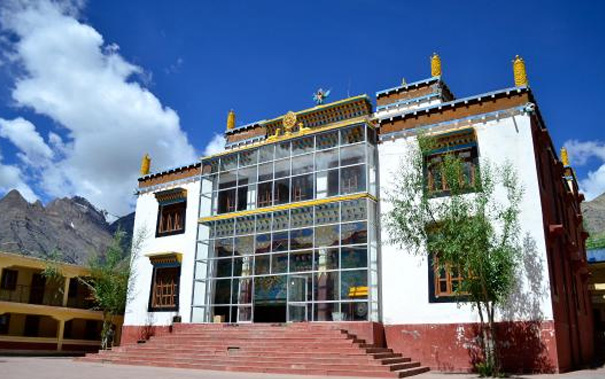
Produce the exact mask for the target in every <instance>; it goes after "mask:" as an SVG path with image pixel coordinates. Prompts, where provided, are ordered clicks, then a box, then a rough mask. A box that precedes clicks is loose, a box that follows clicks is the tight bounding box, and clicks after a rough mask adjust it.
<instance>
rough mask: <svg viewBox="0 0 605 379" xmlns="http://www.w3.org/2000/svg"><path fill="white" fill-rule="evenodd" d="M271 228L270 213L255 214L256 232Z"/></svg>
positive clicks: (266, 230)
mask: <svg viewBox="0 0 605 379" xmlns="http://www.w3.org/2000/svg"><path fill="white" fill-rule="evenodd" d="M269 230H271V213H264V214H260V215H258V216H256V232H257V233H262V232H268V231H269Z"/></svg>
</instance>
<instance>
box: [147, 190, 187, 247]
mask: <svg viewBox="0 0 605 379" xmlns="http://www.w3.org/2000/svg"><path fill="white" fill-rule="evenodd" d="M155 196H156V199H157V200H158V203H159V207H158V223H157V229H156V237H163V236H170V235H174V234H181V233H185V215H186V212H187V191H186V190H184V189H182V188H175V189H172V190H168V191H163V192H158V193H156V195H155Z"/></svg>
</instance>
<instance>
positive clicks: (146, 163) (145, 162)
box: [141, 154, 151, 175]
mask: <svg viewBox="0 0 605 379" xmlns="http://www.w3.org/2000/svg"><path fill="white" fill-rule="evenodd" d="M150 169H151V158H150V157H149V154H145V155H144V156H143V159H141V175H147V174H149V170H150Z"/></svg>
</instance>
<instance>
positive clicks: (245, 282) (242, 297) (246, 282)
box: [232, 278, 252, 304]
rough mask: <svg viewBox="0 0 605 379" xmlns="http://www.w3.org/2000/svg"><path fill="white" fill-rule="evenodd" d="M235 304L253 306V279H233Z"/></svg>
mask: <svg viewBox="0 0 605 379" xmlns="http://www.w3.org/2000/svg"><path fill="white" fill-rule="evenodd" d="M232 293H233V297H232V299H233V303H234V304H251V303H252V279H250V278H242V279H233V292H232Z"/></svg>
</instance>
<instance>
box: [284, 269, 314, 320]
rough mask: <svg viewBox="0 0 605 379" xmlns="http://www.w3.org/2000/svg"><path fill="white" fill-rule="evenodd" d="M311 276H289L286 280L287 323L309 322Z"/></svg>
mask: <svg viewBox="0 0 605 379" xmlns="http://www.w3.org/2000/svg"><path fill="white" fill-rule="evenodd" d="M310 300H311V275H290V276H289V278H288V315H287V316H288V321H289V322H302V321H310V320H311V303H310V302H309V301H310Z"/></svg>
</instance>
